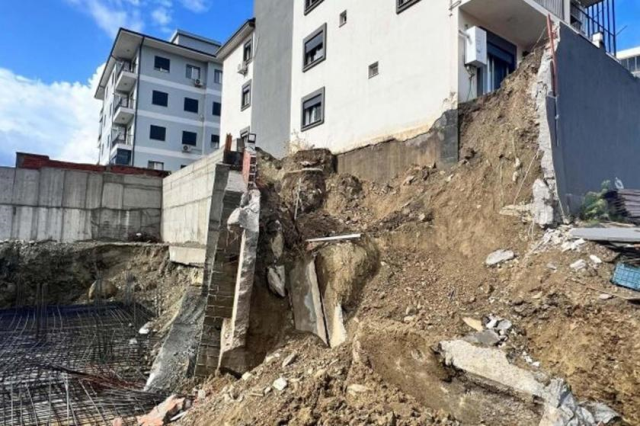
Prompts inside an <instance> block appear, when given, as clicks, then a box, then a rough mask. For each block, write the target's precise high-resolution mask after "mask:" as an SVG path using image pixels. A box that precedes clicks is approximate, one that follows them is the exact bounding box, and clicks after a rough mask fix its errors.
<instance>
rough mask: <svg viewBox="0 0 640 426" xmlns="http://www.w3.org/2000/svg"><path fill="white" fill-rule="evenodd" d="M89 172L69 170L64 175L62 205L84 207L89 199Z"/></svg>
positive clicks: (73, 207)
mask: <svg viewBox="0 0 640 426" xmlns="http://www.w3.org/2000/svg"><path fill="white" fill-rule="evenodd" d="M88 179H89V174H88V173H86V172H76V171H71V170H67V171H66V172H65V175H64V196H63V197H62V207H67V208H72V209H84V208H85V206H86V199H87V181H88Z"/></svg>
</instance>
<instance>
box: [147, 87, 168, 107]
mask: <svg viewBox="0 0 640 426" xmlns="http://www.w3.org/2000/svg"><path fill="white" fill-rule="evenodd" d="M151 103H152V104H154V105H158V106H163V107H166V106H168V105H169V94H168V93H164V92H159V91H157V90H154V91H153V94H152V96H151Z"/></svg>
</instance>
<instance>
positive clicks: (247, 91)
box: [241, 81, 251, 111]
mask: <svg viewBox="0 0 640 426" xmlns="http://www.w3.org/2000/svg"><path fill="white" fill-rule="evenodd" d="M241 105H242V110H243V111H244V110H245V109H247V108H249V107H250V106H251V81H249V82H247V83H246V84H245V85H244V86H242V102H241Z"/></svg>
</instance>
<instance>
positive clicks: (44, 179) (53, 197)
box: [38, 168, 64, 207]
mask: <svg viewBox="0 0 640 426" xmlns="http://www.w3.org/2000/svg"><path fill="white" fill-rule="evenodd" d="M63 193H64V170H60V169H50V168H45V169H42V170H40V194H39V197H38V206H40V207H60V206H62V196H63Z"/></svg>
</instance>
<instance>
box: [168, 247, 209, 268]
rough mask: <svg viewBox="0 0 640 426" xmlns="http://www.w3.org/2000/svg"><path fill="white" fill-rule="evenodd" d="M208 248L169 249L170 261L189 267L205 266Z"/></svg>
mask: <svg viewBox="0 0 640 426" xmlns="http://www.w3.org/2000/svg"><path fill="white" fill-rule="evenodd" d="M205 255H206V248H205V247H204V246H202V247H180V246H170V247H169V260H171V261H172V262H174V263H179V264H181V265H187V266H198V267H202V266H204V261H205Z"/></svg>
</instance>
